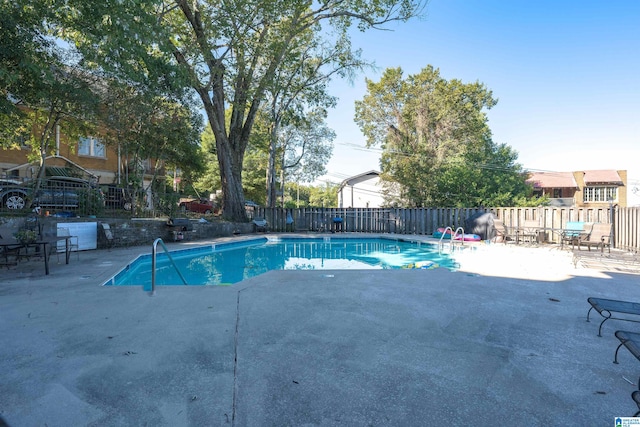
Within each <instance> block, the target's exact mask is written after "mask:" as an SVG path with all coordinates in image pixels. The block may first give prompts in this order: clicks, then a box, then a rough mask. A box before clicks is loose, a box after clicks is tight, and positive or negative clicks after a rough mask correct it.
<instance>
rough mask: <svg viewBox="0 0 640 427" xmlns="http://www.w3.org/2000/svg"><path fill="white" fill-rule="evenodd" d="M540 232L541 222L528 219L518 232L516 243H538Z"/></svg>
mask: <svg viewBox="0 0 640 427" xmlns="http://www.w3.org/2000/svg"><path fill="white" fill-rule="evenodd" d="M539 232H540V222H539V221H538V220H534V219H526V220H525V221H524V223H523V224H522V226H521V227H520V228H518V230H517V231H516V243H519V242H520V240H522V242H523V243H538V241H539V240H538V234H539Z"/></svg>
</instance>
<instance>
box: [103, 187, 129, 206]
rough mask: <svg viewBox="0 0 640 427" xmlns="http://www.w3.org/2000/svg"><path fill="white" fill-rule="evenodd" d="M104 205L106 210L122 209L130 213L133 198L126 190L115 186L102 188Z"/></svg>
mask: <svg viewBox="0 0 640 427" xmlns="http://www.w3.org/2000/svg"><path fill="white" fill-rule="evenodd" d="M102 192H103V193H104V205H105V207H106V208H107V209H124V210H126V211H130V210H131V208H132V207H133V197H131V193H130V191H129V190H128V189H126V188H122V187H118V186H117V185H111V184H110V185H104V186H102Z"/></svg>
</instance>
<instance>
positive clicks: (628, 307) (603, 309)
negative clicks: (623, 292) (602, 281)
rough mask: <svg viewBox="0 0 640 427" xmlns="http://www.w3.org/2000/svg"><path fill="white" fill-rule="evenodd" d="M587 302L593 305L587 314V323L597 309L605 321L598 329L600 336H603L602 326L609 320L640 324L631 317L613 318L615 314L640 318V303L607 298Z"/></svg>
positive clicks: (588, 299) (592, 299)
mask: <svg viewBox="0 0 640 427" xmlns="http://www.w3.org/2000/svg"><path fill="white" fill-rule="evenodd" d="M587 302H588V303H589V304H591V308H590V309H589V311H588V312H587V322H588V321H589V315H590V314H591V310H593V309H595V310H596V311H597V312H598V313H599V314H600V315H601V316H602V317H604V319H603V320H602V322H600V327H599V328H598V336H599V337H601V336H602V325H604V322H606V321H607V320H609V319H613V320H625V321H627V322H640V318H638V319H630V318H629V317H613V314H614V313H618V314H625V315H629V316H640V303H637V302H631V301H618V300H612V299H605V298H594V297H590V298H587Z"/></svg>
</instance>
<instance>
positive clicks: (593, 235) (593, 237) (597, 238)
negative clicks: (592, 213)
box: [578, 222, 611, 253]
mask: <svg viewBox="0 0 640 427" xmlns="http://www.w3.org/2000/svg"><path fill="white" fill-rule="evenodd" d="M581 246H586V247H587V248H588V249H589V251H591V247H592V246H595V247H596V248H600V251H601V252H603V253H604V247H605V246H607V247H608V248H609V253H611V224H605V223H602V222H598V223H595V224H593V227H592V228H591V232H590V233H589V234H588V235H586V236H582V237H580V238H579V239H578V249H580V247H581Z"/></svg>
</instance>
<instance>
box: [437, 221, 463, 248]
mask: <svg viewBox="0 0 640 427" xmlns="http://www.w3.org/2000/svg"><path fill="white" fill-rule="evenodd" d="M447 230H449V231H451V233H450V234H449V235H450V236H451V243H450V248H451V251H453V244H454V243H458V240H455V237H456V236H457V235H458V231H460V232H461V233H460V241H459V242H460V246H464V228H462V227H458V228H456V231H455V232H454V231H453V228H451V227H447V228H445V229H444V231H443V232H442V236H440V241H439V242H438V250H439V252H442V250H443V249H444V242H443V241H442V240H443V239H444V236H446V235H447Z"/></svg>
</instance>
